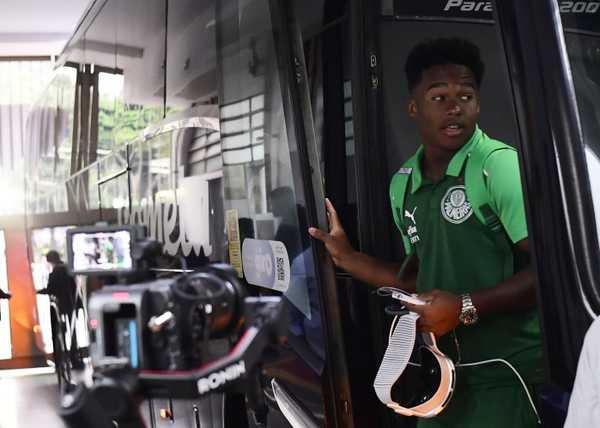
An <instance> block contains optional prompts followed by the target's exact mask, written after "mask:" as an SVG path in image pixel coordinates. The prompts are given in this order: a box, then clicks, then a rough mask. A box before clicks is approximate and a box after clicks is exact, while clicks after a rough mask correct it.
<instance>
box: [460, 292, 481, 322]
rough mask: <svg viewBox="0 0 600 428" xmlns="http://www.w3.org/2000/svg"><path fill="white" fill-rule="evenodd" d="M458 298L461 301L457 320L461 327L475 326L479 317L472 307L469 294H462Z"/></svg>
mask: <svg viewBox="0 0 600 428" xmlns="http://www.w3.org/2000/svg"><path fill="white" fill-rule="evenodd" d="M460 298H461V300H462V308H461V310H460V315H459V316H458V320H459V321H460V322H461V323H462V324H463V325H473V324H475V323H476V322H477V320H478V319H479V316H478V315H477V308H476V307H475V305H473V301H472V300H471V296H470V295H469V294H462V295H461V296H460Z"/></svg>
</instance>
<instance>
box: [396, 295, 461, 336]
mask: <svg viewBox="0 0 600 428" xmlns="http://www.w3.org/2000/svg"><path fill="white" fill-rule="evenodd" d="M417 297H418V298H419V299H421V300H425V301H426V302H427V304H426V305H408V304H407V305H406V307H407V308H408V309H409V310H410V311H412V312H416V313H418V314H419V315H420V317H419V320H418V321H417V328H418V329H419V331H425V332H432V333H433V334H435V336H436V337H441V336H443V335H445V334H446V333H448V332H449V331H452V330H454V329H455V328H456V326H458V324H460V321H459V319H458V317H459V315H460V311H461V308H462V301H461V298H460V296H457V295H456V294H452V293H449V292H447V291H442V290H437V289H436V290H432V291H429V292H427V293H420V294H418V295H417Z"/></svg>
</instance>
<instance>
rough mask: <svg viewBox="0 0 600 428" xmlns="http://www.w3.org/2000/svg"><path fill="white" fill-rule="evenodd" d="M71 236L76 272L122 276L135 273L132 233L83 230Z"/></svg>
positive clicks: (128, 231) (126, 231)
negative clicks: (120, 273)
mask: <svg viewBox="0 0 600 428" xmlns="http://www.w3.org/2000/svg"><path fill="white" fill-rule="evenodd" d="M74 232H75V233H72V234H71V251H72V253H71V254H70V256H72V258H71V260H72V265H71V266H72V271H73V273H87V272H106V273H111V272H112V273H118V272H129V271H131V270H133V259H132V257H131V246H132V234H131V231H130V230H112V231H101V232H100V231H85V232H84V231H81V232H77V231H74Z"/></svg>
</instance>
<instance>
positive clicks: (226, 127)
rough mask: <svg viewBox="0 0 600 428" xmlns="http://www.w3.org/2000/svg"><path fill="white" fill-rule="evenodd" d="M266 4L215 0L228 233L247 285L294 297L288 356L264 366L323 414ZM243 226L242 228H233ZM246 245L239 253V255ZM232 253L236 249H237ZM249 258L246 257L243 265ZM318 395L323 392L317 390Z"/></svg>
mask: <svg viewBox="0 0 600 428" xmlns="http://www.w3.org/2000/svg"><path fill="white" fill-rule="evenodd" d="M270 4H272V3H270V2H268V1H264V0H252V1H239V0H227V1H221V2H218V9H217V19H216V20H217V35H216V40H217V70H218V72H219V76H218V77H219V79H218V80H219V94H218V99H219V120H220V132H221V147H222V153H223V155H222V156H223V185H224V196H225V199H224V210H225V215H226V225H225V226H226V230H228V239H229V254H230V262H231V263H232V265H234V266H236V265H237V267H238V268H239V267H240V264H242V265H243V275H244V279H245V280H246V281H247V283H248V284H249V289H250V290H256V291H257V292H259V293H261V294H271V293H275V294H279V295H280V294H283V295H284V296H285V297H286V299H287V300H288V301H289V302H290V305H288V307H289V310H290V326H289V342H288V343H289V344H288V347H286V348H284V350H283V351H282V353H283V355H288V354H289V357H287V358H284V359H280V358H278V360H277V361H275V362H273V363H271V364H265V367H264V371H265V372H266V373H267V375H268V376H270V377H277V379H278V382H279V381H281V382H283V383H286V385H287V386H290V387H291V388H292V389H293V390H294V393H296V392H298V390H300V391H303V392H300V393H299V394H302V396H305V397H307V400H308V403H306V402H305V404H306V405H308V406H309V407H310V410H311V411H312V413H313V414H314V415H320V417H321V418H322V417H323V397H322V395H321V393H320V391H321V382H322V379H320V378H319V376H321V375H322V374H323V369H324V359H325V347H324V341H323V331H322V325H321V316H320V303H319V290H318V288H317V287H318V284H317V280H316V274H315V261H314V260H313V253H312V248H311V242H310V240H309V237H308V234H307V233H306V230H307V227H308V224H307V213H306V208H305V207H306V202H305V201H306V198H307V197H308V196H307V195H305V194H304V186H303V181H302V172H301V171H300V168H301V157H300V154H299V148H298V146H299V144H300V143H299V142H298V141H297V140H296V134H295V131H294V129H295V123H294V114H293V111H292V110H290V109H289V108H288V106H289V104H288V103H289V98H288V97H290V92H289V87H290V86H291V85H293V83H292V82H290V81H288V80H287V77H286V74H285V73H282V72H281V70H285V67H284V66H283V64H285V61H286V58H288V55H289V46H286V44H285V43H284V42H283V40H282V39H279V40H277V41H276V40H275V39H274V37H273V32H274V30H275V27H276V25H281V21H278V19H279V18H278V15H277V12H276V11H274V10H273V9H271V7H270ZM232 232H237V233H232ZM239 248H241V256H240V255H239V253H237V251H238V249H239ZM232 250H233V251H232ZM240 262H242V263H240ZM299 376H301V377H302V381H300V377H299ZM317 391H319V392H318V393H316V392H317Z"/></svg>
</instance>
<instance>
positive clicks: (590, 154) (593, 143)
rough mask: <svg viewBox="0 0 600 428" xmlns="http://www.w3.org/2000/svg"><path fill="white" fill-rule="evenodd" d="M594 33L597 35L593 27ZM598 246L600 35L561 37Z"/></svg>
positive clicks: (573, 34) (599, 204)
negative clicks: (581, 143) (593, 210)
mask: <svg viewBox="0 0 600 428" xmlns="http://www.w3.org/2000/svg"><path fill="white" fill-rule="evenodd" d="M595 31H600V24H596V28H595ZM565 42H566V44H567V52H568V54H569V60H570V65H571V72H572V74H573V85H574V87H575V95H576V97H577V105H578V109H579V118H580V120H581V127H582V131H583V141H584V144H585V152H586V159H587V165H588V174H589V177H590V184H591V190H592V198H593V201H594V209H595V213H596V230H597V232H598V242H600V33H599V34H597V35H592V34H589V35H583V34H576V33H573V32H567V33H566V34H565Z"/></svg>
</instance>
